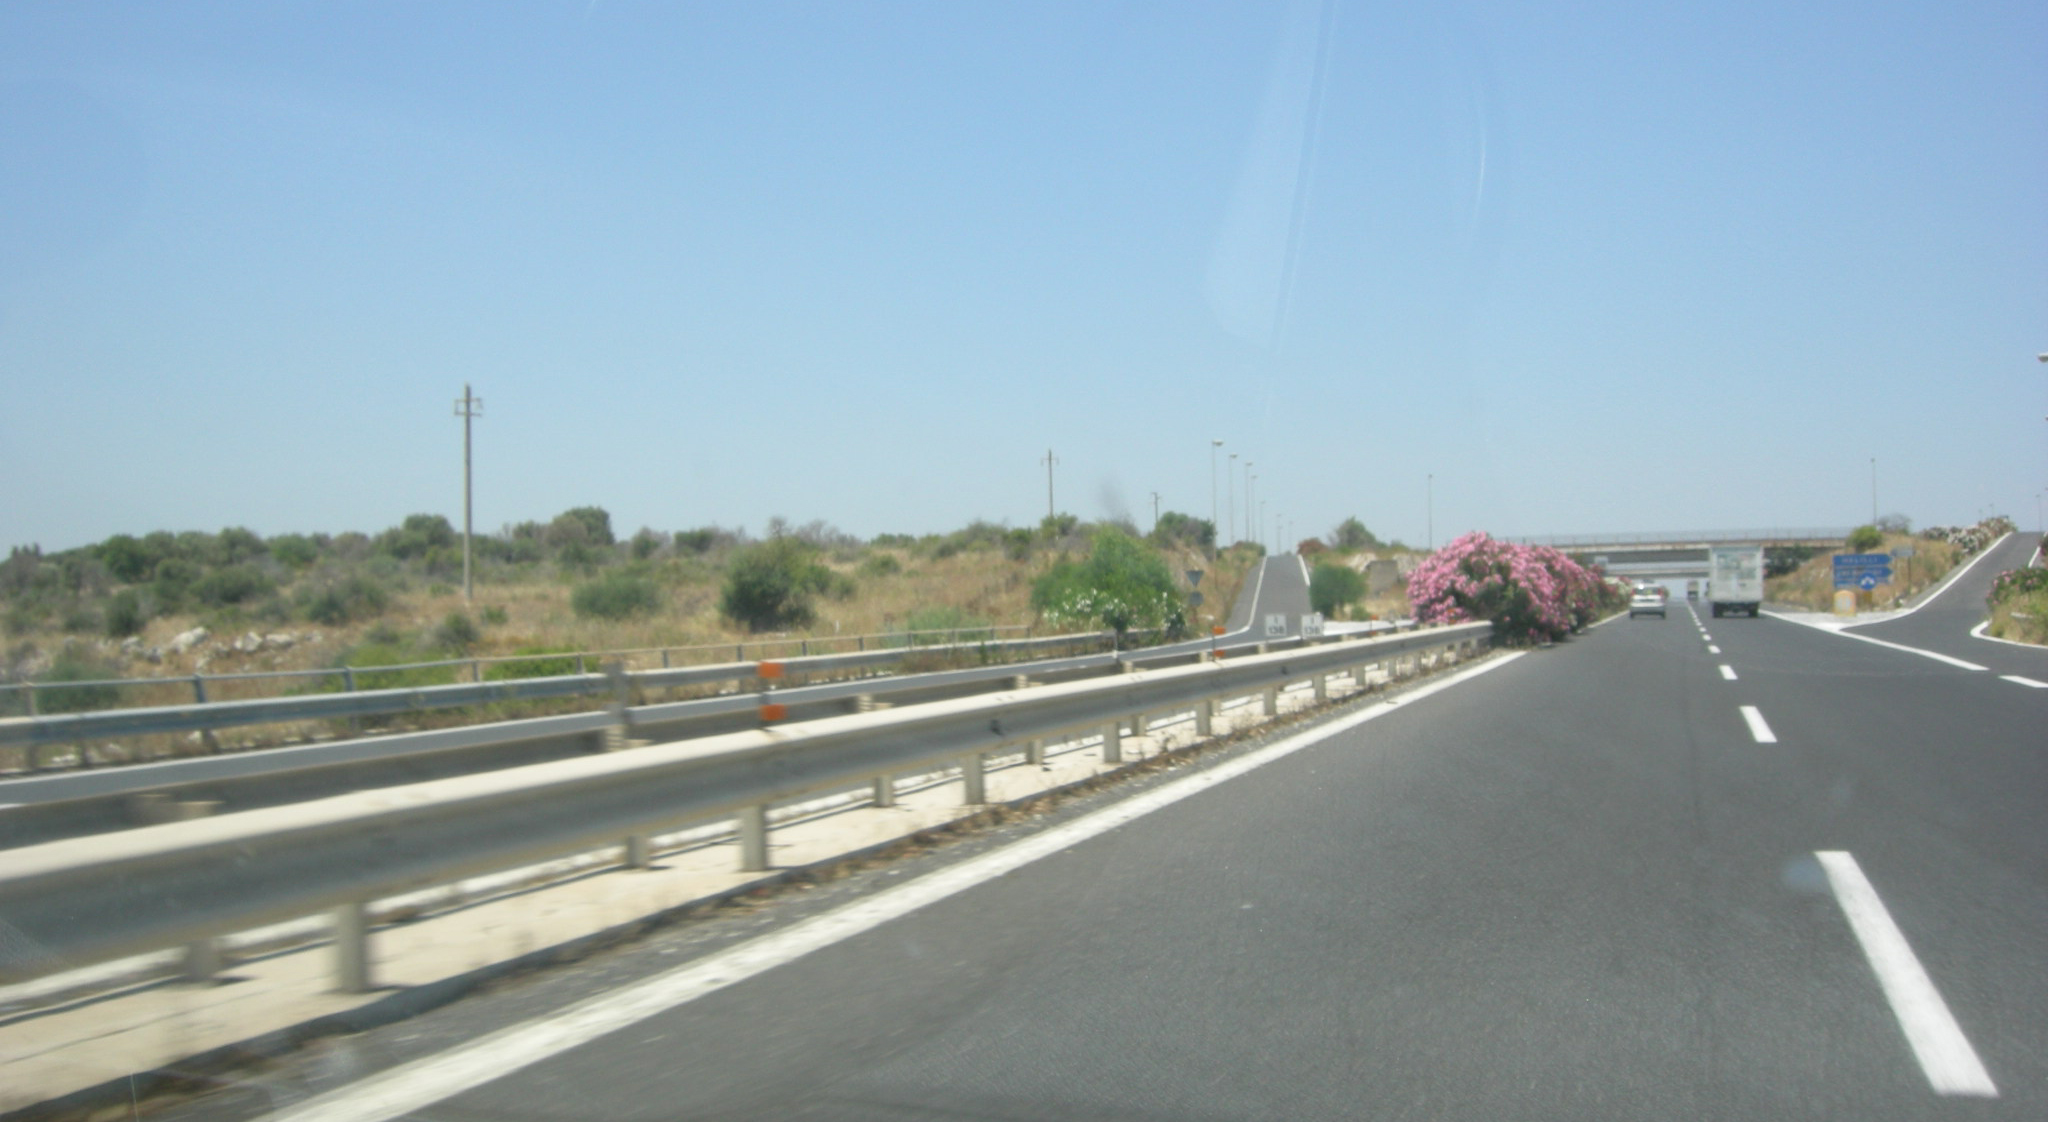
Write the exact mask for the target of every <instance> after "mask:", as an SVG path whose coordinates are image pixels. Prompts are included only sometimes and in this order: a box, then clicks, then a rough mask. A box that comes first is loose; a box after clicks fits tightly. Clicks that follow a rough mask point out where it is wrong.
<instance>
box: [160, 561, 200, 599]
mask: <svg viewBox="0 0 2048 1122" xmlns="http://www.w3.org/2000/svg"><path fill="white" fill-rule="evenodd" d="M152 573H153V576H152V578H151V580H150V582H149V595H150V598H151V599H152V600H155V601H156V605H157V610H158V611H162V612H175V611H178V610H179V609H181V608H183V607H184V606H185V604H186V602H187V601H189V600H190V599H191V598H192V586H193V585H195V584H198V583H199V567H198V566H196V565H194V564H192V562H190V561H186V560H184V559H182V558H178V557H166V558H164V559H163V560H162V561H159V562H157V563H156V568H155V569H154V570H152Z"/></svg>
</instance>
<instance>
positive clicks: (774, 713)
mask: <svg viewBox="0 0 2048 1122" xmlns="http://www.w3.org/2000/svg"><path fill="white" fill-rule="evenodd" d="M787 716H789V706H787V705H781V704H777V703H776V702H772V701H771V702H769V703H768V704H766V705H763V706H762V707H761V721H762V723H764V724H766V723H769V722H772V721H780V720H782V719H783V718H785V717H787Z"/></svg>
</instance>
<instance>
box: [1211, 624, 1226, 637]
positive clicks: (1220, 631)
mask: <svg viewBox="0 0 2048 1122" xmlns="http://www.w3.org/2000/svg"><path fill="white" fill-rule="evenodd" d="M1209 634H1211V635H1221V634H1223V625H1222V624H1220V623H1219V624H1217V625H1216V626H1214V627H1212V628H1210V629H1209Z"/></svg>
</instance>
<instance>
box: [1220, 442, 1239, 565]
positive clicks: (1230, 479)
mask: <svg viewBox="0 0 2048 1122" xmlns="http://www.w3.org/2000/svg"><path fill="white" fill-rule="evenodd" d="M1223 487H1224V490H1226V491H1228V492H1229V493H1230V502H1229V503H1228V504H1226V505H1225V506H1224V510H1225V511H1226V512H1227V513H1228V514H1229V515H1230V517H1229V518H1226V519H1224V521H1225V522H1228V523H1229V524H1230V532H1229V533H1227V534H1225V535H1223V541H1224V544H1226V545H1228V544H1229V543H1231V542H1234V541H1236V540H1237V453H1235V452H1232V453H1231V454H1230V466H1229V467H1228V468H1227V469H1226V470H1225V471H1224V472H1223Z"/></svg>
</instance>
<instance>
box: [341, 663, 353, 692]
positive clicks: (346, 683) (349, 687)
mask: <svg viewBox="0 0 2048 1122" xmlns="http://www.w3.org/2000/svg"><path fill="white" fill-rule="evenodd" d="M341 688H342V689H343V690H345V691H347V692H349V693H354V692H356V668H355V667H353V666H344V667H342V668H341Z"/></svg>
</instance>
